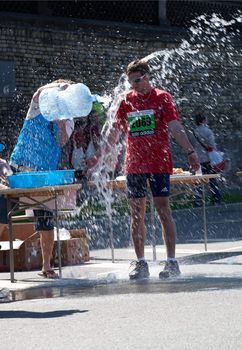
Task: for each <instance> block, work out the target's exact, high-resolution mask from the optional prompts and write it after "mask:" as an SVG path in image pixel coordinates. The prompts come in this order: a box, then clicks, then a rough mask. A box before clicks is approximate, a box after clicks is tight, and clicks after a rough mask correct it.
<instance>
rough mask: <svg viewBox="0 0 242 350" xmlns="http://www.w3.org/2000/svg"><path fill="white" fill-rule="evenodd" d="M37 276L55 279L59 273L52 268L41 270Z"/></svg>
mask: <svg viewBox="0 0 242 350" xmlns="http://www.w3.org/2000/svg"><path fill="white" fill-rule="evenodd" d="M38 275H39V276H41V277H44V278H51V279H57V278H59V275H58V274H57V273H56V272H55V271H54V270H47V271H41V272H40V273H38Z"/></svg>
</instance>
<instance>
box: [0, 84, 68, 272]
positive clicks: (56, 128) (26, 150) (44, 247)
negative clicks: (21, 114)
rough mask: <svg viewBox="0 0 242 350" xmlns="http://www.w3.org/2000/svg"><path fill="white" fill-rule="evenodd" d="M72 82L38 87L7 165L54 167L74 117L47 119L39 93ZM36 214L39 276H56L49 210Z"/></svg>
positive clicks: (0, 218) (2, 205)
mask: <svg viewBox="0 0 242 350" xmlns="http://www.w3.org/2000/svg"><path fill="white" fill-rule="evenodd" d="M71 83H72V82H71V81H68V80H62V79H60V80H56V81H54V82H52V83H50V84H47V85H45V86H42V87H40V88H39V89H38V90H37V91H36V92H35V93H34V95H33V97H32V100H31V103H30V107H29V110H28V112H27V116H26V119H25V121H24V124H23V127H22V129H21V131H20V134H19V137H18V140H17V143H16V145H15V147H14V149H13V152H12V154H11V157H10V162H9V164H10V166H11V169H12V170H13V171H14V172H22V171H45V170H46V171H48V170H56V169H57V167H58V162H59V158H60V153H61V147H63V146H64V145H65V144H66V142H67V141H68V139H69V138H70V136H71V134H72V132H73V129H74V122H73V120H58V121H48V120H47V119H45V118H44V117H43V115H42V114H41V112H40V108H39V96H40V93H41V92H42V91H43V90H44V89H47V88H56V87H58V88H60V89H66V88H67V87H68V86H69V85H70V84H71ZM0 213H1V214H0V222H1V223H2V224H6V223H7V212H6V201H5V199H4V198H1V200H0ZM34 214H35V216H36V217H37V220H36V230H37V231H38V232H39V234H40V243H41V252H42V272H41V273H40V275H41V276H43V277H46V278H58V275H57V274H56V273H55V271H54V270H53V269H51V265H50V261H51V257H52V251H53V246H54V222H53V213H52V211H47V210H34Z"/></svg>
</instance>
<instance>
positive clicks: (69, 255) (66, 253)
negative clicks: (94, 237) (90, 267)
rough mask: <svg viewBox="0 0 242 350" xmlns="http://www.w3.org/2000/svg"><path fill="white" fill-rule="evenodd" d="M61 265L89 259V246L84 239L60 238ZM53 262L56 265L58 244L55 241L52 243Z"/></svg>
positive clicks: (74, 263) (80, 262)
mask: <svg viewBox="0 0 242 350" xmlns="http://www.w3.org/2000/svg"><path fill="white" fill-rule="evenodd" d="M60 243H61V265H62V266H70V265H79V264H83V263H84V262H85V261H88V260H89V246H88V245H87V242H86V240H84V239H82V238H71V239H67V240H63V241H62V240H61V241H60ZM53 262H54V265H55V266H58V246H57V241H55V244H54V250H53Z"/></svg>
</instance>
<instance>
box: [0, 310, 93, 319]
mask: <svg viewBox="0 0 242 350" xmlns="http://www.w3.org/2000/svg"><path fill="white" fill-rule="evenodd" d="M84 312H88V310H58V311H48V312H34V311H14V310H13V311H0V318H5V319H6V318H57V317H64V316H70V315H73V314H76V313H84Z"/></svg>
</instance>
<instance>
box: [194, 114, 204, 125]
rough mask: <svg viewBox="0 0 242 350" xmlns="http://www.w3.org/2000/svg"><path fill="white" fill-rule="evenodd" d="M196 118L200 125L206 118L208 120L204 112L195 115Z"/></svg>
mask: <svg viewBox="0 0 242 350" xmlns="http://www.w3.org/2000/svg"><path fill="white" fill-rule="evenodd" d="M194 119H195V123H196V124H197V125H200V124H202V123H203V122H204V120H206V117H205V116H204V115H202V114H197V115H195V116H194Z"/></svg>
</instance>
